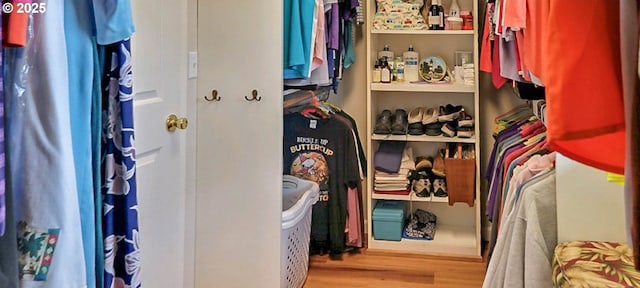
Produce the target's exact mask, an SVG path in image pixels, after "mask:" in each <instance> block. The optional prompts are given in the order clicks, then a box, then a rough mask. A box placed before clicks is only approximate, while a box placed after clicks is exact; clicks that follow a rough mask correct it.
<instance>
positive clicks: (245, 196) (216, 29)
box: [195, 1, 283, 288]
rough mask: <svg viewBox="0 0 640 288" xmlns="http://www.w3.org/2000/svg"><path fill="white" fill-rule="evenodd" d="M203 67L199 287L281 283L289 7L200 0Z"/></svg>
mask: <svg viewBox="0 0 640 288" xmlns="http://www.w3.org/2000/svg"><path fill="white" fill-rule="evenodd" d="M198 62H199V71H198V104H197V106H198V109H197V114H198V115H197V117H198V121H197V122H198V127H197V129H198V130H197V138H198V139H197V192H196V201H197V202H196V251H195V258H196V274H195V278H196V287H198V288H200V287H202V288H209V287H225V288H227V287H242V288H245V287H261V288H262V287H265V288H272V287H280V230H281V229H280V226H281V224H280V222H281V207H282V199H281V197H282V196H281V194H282V191H281V189H282V188H281V186H282V127H283V126H282V80H281V78H282V76H281V75H282V72H281V67H282V1H198ZM254 89H255V90H257V92H258V95H257V96H258V97H261V101H247V100H246V99H245V96H247V97H249V98H251V97H252V96H253V95H252V94H251V92H252V90H254ZM212 90H216V91H217V95H218V96H219V97H220V98H221V99H220V101H207V100H205V99H204V97H205V96H207V97H211V91H212Z"/></svg>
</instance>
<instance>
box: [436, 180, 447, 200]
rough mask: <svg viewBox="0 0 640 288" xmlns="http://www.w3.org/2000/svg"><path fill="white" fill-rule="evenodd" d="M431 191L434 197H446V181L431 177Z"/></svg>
mask: <svg viewBox="0 0 640 288" xmlns="http://www.w3.org/2000/svg"><path fill="white" fill-rule="evenodd" d="M432 187H433V188H432V189H433V190H432V193H433V196H436V197H447V196H449V193H447V181H446V180H445V179H444V178H441V177H436V178H435V179H433V185H432Z"/></svg>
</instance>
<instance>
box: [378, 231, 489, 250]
mask: <svg viewBox="0 0 640 288" xmlns="http://www.w3.org/2000/svg"><path fill="white" fill-rule="evenodd" d="M374 233H375V232H374ZM476 243H477V240H476V228H475V227H471V226H470V227H464V226H453V225H437V226H436V234H435V237H434V238H433V240H413V239H404V238H403V239H402V240H401V241H388V240H376V239H375V237H372V239H371V241H369V249H374V250H375V249H378V250H393V251H402V252H411V253H427V254H454V255H455V254H457V255H475V254H477V247H476Z"/></svg>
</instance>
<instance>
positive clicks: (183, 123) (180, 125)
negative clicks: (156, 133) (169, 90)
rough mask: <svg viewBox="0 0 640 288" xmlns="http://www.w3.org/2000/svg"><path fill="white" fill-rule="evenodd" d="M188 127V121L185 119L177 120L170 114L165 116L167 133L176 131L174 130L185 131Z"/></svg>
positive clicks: (174, 115)
mask: <svg viewBox="0 0 640 288" xmlns="http://www.w3.org/2000/svg"><path fill="white" fill-rule="evenodd" d="M187 126H189V120H188V119H187V118H184V117H183V118H178V116H176V114H171V115H169V116H167V130H169V132H173V131H176V129H181V130H184V129H187Z"/></svg>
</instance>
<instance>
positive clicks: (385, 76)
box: [380, 60, 391, 83]
mask: <svg viewBox="0 0 640 288" xmlns="http://www.w3.org/2000/svg"><path fill="white" fill-rule="evenodd" d="M381 69H382V71H380V82H382V83H391V68H389V62H387V61H386V60H385V61H383V62H382V67H381Z"/></svg>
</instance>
